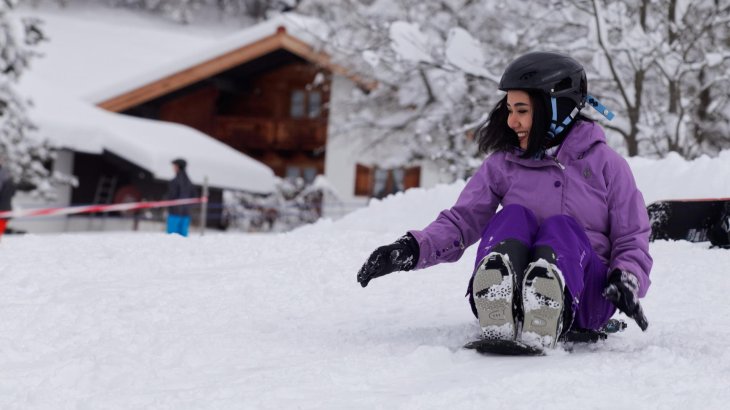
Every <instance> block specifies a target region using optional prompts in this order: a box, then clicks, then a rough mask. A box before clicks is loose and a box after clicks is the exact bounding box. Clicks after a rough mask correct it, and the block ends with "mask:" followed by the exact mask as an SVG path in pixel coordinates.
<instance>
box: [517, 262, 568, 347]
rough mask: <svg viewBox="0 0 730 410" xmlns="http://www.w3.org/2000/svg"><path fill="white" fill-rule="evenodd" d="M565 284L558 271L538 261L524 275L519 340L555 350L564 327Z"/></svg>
mask: <svg viewBox="0 0 730 410" xmlns="http://www.w3.org/2000/svg"><path fill="white" fill-rule="evenodd" d="M564 289H565V281H564V279H563V274H562V272H560V269H558V267H557V266H556V265H555V264H553V263H550V262H548V261H547V260H545V259H543V258H540V259H538V260H537V261H536V262H532V263H531V264H530V265H529V266H528V267H527V271H526V272H525V279H524V282H523V284H522V309H523V311H524V320H523V323H522V341H523V342H524V343H526V344H528V345H531V346H538V347H547V348H554V347H555V344H556V343H557V341H558V337H559V336H560V332H561V330H562V326H563V309H564V304H565V301H564V298H563V295H564Z"/></svg>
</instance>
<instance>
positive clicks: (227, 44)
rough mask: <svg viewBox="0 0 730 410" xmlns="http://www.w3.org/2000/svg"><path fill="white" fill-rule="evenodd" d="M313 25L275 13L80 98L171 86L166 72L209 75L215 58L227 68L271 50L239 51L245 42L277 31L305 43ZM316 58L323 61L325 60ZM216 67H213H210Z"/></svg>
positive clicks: (189, 78) (97, 99)
mask: <svg viewBox="0 0 730 410" xmlns="http://www.w3.org/2000/svg"><path fill="white" fill-rule="evenodd" d="M314 26H315V24H314V23H313V22H312V20H311V19H309V18H304V17H301V16H295V15H282V16H277V17H274V18H272V19H270V20H267V21H264V22H262V23H259V24H256V25H254V26H251V27H249V28H246V29H243V30H240V31H238V32H236V33H234V34H232V35H229V36H226V37H225V38H222V39H220V40H217V41H212V42H208V43H206V44H204V45H202V46H199V47H197V48H195V49H192V50H190V52H188V53H187V54H185V55H181V56H180V57H178V58H174V59H170V60H168V61H165V62H163V63H160V64H157V65H154V66H149V67H148V69H147V70H144V71H140V72H137V73H135V74H132V75H126V76H123V77H119V78H116V79H115V81H114V82H110V83H109V84H108V85H106V86H104V87H101V88H99V89H97V90H93V91H90V92H88V93H87V94H85V95H84V98H85V99H86V100H88V101H90V102H93V103H96V104H99V105H100V106H102V107H104V102H105V101H107V100H110V99H113V98H115V97H118V96H120V95H124V94H125V93H128V92H130V91H133V90H135V89H139V88H141V87H144V86H146V85H149V84H155V83H160V82H161V83H162V84H163V85H164V86H165V87H166V88H170V87H175V86H176V84H170V83H174V82H179V81H177V80H175V79H173V78H170V76H174V75H177V74H182V75H183V76H184V77H185V79H186V80H187V81H188V83H187V84H189V83H192V82H196V81H199V80H200V79H201V77H202V76H209V75H211V74H214V73H215V71H211V68H209V66H205V67H203V65H205V64H206V63H209V62H211V61H216V60H224V61H223V62H222V63H217V64H216V68H217V69H219V70H220V69H221V68H220V67H223V68H226V67H228V68H229V67H230V66H235V65H239V64H242V63H243V62H245V61H246V59H247V58H251V55H254V56H255V57H258V56H259V55H261V54H266V53H268V52H271V51H273V50H270V49H269V48H266V47H258V48H256V49H255V50H252V51H249V52H243V51H248V50H247V49H246V47H247V46H250V45H252V44H255V43H257V42H260V41H262V40H265V39H270V38H274V37H275V36H276V35H277V34H283V35H285V36H287V38H289V39H292V40H294V41H300V42H301V43H300V45H305V44H307V41H308V40H311V31H310V28H309V27H314ZM282 29H283V30H282ZM272 44H274V45H275V46H276V47H284V48H286V46H287V44H286V43H282V42H275V43H272ZM307 51H309V50H307ZM257 54H258V55H257ZM314 55H315V54H314V53H312V56H314ZM319 56H322V57H325V56H324V55H323V54H319V55H317V57H319ZM304 57H305V58H306V57H311V56H309V55H307V56H304ZM315 58H316V57H315ZM318 62H322V63H324V64H327V62H326V61H318ZM216 68H213V70H215V69H216ZM161 80H163V81H161ZM187 84H182V85H187ZM173 89H174V88H173ZM105 108H106V107H105Z"/></svg>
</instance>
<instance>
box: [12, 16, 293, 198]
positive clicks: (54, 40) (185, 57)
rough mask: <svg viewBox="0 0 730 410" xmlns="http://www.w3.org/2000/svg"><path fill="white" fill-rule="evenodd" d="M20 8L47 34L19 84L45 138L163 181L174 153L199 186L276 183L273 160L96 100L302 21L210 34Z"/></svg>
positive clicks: (256, 188)
mask: <svg viewBox="0 0 730 410" xmlns="http://www.w3.org/2000/svg"><path fill="white" fill-rule="evenodd" d="M24 14H27V15H33V16H38V17H40V18H41V19H43V20H44V21H45V24H46V25H45V30H46V34H47V35H48V36H49V37H50V39H51V41H49V42H47V43H44V44H43V46H42V47H41V49H40V51H41V52H42V53H43V57H42V58H39V59H37V60H35V61H33V65H32V67H31V69H30V70H29V71H28V72H27V73H26V74H25V75H24V77H23V78H22V79H21V80H22V82H21V84H20V86H19V89H20V91H21V93H23V94H24V95H25V96H28V97H29V98H31V99H32V100H33V102H34V104H35V107H34V108H33V109H32V110H31V118H32V119H33V120H34V121H35V122H36V123H37V124H38V126H39V128H40V131H39V135H40V136H41V137H43V138H47V139H48V140H50V141H51V142H52V143H53V144H54V145H57V146H60V147H64V148H69V149H73V150H76V151H80V152H89V153H101V152H102V151H104V150H108V151H110V152H113V153H114V154H116V155H119V156H121V157H123V158H125V159H127V160H129V161H130V162H133V163H135V164H137V165H139V166H140V167H142V168H144V169H146V170H148V171H150V172H151V173H152V174H153V175H154V177H156V178H159V179H168V178H171V177H172V176H173V175H172V169H171V167H170V160H172V159H173V158H176V157H184V158H186V159H187V160H188V163H189V174H190V177H191V178H192V179H193V181H194V182H196V183H202V182H203V178H204V177H207V178H208V180H209V183H210V184H211V185H212V186H217V187H223V188H231V189H240V190H247V191H253V192H262V193H266V192H271V191H272V190H273V189H274V186H275V176H274V173H273V171H272V170H271V169H270V168H269V167H267V166H266V165H264V164H262V163H260V162H258V161H256V160H254V159H252V158H250V157H248V156H246V155H244V154H242V153H240V152H238V151H237V150H234V149H233V148H231V147H229V146H227V145H225V144H223V143H221V142H219V141H217V140H215V139H213V138H211V137H209V136H207V135H205V134H203V133H201V132H198V131H197V130H194V129H192V128H190V127H186V126H183V125H178V124H172V123H164V122H160V121H151V120H144V119H139V118H132V117H129V116H123V115H119V114H114V113H109V112H105V111H103V110H101V109H98V108H96V107H95V106H94V105H93V104H95V103H96V102H98V101H100V100H101V99H104V98H106V97H109V96H113V95H115V93H120V92H123V91H125V90H129V89H133V88H135V87H137V86H139V85H141V84H145V83H147V82H151V81H155V80H156V79H159V78H160V77H164V76H165V75H168V74H169V73H171V72H174V71H179V70H182V69H184V68H185V67H187V66H188V65H190V64H193V65H194V64H197V63H199V62H201V61H205V60H207V59H210V58H213V57H214V56H216V55H218V54H220V53H222V52H225V51H226V50H230V49H232V48H235V47H236V46H238V45H240V44H245V43H246V42H251V41H255V40H256V39H258V38H261V37H262V36H266V35H271V34H272V33H275V32H276V28H277V27H280V26H284V27H287V29H288V30H292V31H296V30H297V27H302V26H301V24H300V23H296V24H295V23H294V22H293V20H291V19H289V18H279V19H274V20H271V21H268V22H265V23H262V24H259V25H256V26H254V27H251V28H248V29H244V30H242V31H240V32H237V33H234V34H232V35H227V36H223V37H222V38H217V39H216V38H211V37H205V36H194V35H191V34H189V33H187V32H185V31H184V30H183V28H180V27H175V28H171V27H167V28H165V27H161V26H158V25H152V24H148V23H145V22H141V23H140V21H134V22H132V23H131V24H130V21H129V19H126V20H125V19H124V18H121V17H118V16H116V15H110V14H99V15H95V16H97V18H94V19H89V18H84V14H83V13H73V12H63V11H61V10H57V11H48V10H47V9H41V10H35V9H28V10H25V11H24ZM130 25H131V26H132V27H130ZM305 31H306V30H305ZM219 37H220V36H219ZM122 50H123V51H122Z"/></svg>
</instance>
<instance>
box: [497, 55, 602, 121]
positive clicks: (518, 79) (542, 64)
mask: <svg viewBox="0 0 730 410" xmlns="http://www.w3.org/2000/svg"><path fill="white" fill-rule="evenodd" d="M499 89H500V90H502V91H508V90H539V91H542V92H544V93H545V94H547V95H548V96H549V97H554V98H567V99H569V100H571V101H572V102H573V104H575V107H577V108H578V109H580V108H583V105H584V104H585V100H586V95H587V94H588V81H587V80H586V72H585V70H584V69H583V66H582V65H581V64H580V63H579V62H577V61H575V60H574V59H573V58H571V57H568V56H566V55H563V54H560V53H554V52H545V51H535V52H531V53H527V54H524V55H522V56H520V57H518V58H517V59H515V60H514V61H512V62H511V63H510V64H509V65H508V66H507V68H506V69H505V70H504V74H502V79H501V80H500V81H499Z"/></svg>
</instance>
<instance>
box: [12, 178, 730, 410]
mask: <svg viewBox="0 0 730 410" xmlns="http://www.w3.org/2000/svg"><path fill="white" fill-rule="evenodd" d="M462 187H463V183H456V184H453V185H450V186H439V187H437V188H434V189H430V190H423V189H415V190H411V191H409V192H408V193H406V194H400V195H396V196H394V197H390V198H388V199H386V200H384V201H376V202H374V203H373V204H372V205H371V206H370V207H368V208H366V209H362V210H359V211H356V212H354V213H352V214H350V215H348V216H346V217H345V218H343V219H341V220H339V221H336V222H332V221H322V222H319V223H317V224H315V225H311V226H307V227H304V228H301V229H299V230H297V231H294V232H291V233H286V234H277V235H236V234H208V235H206V236H202V237H201V236H192V237H190V238H187V239H184V238H180V237H177V236H167V235H164V234H148V233H144V234H141V233H138V234H133V233H124V234H76V235H72V234H66V235H26V236H6V237H4V238H2V242H1V243H0V261H2V262H1V263H0V408H3V409H142V408H144V409H150V408H153V409H290V408H291V409H294V408H296V409H314V408H316V409H322V408H324V409H373V408H383V409H386V408H387V409H390V408H412V409H425V408H430V409H443V408H458V409H467V408H475V409H476V408H480V409H485V408H487V409H489V408H495V409H496V408H531V409H535V408H546V409H566V408H605V409H612V410H613V409H622V408H657V409H669V408H672V409H687V408H705V409H724V408H727V406H728V401H730V391H728V389H727V387H728V386H730V353H729V352H728V349H727V341H728V340H730V322H728V317H730V305H728V304H727V302H726V301H727V295H728V294H730V281H729V280H728V279H727V269H728V267H730V251H727V250H719V249H709V248H708V244H707V243H699V244H692V243H687V242H665V241H662V242H657V243H653V244H652V246H651V251H652V254H653V256H654V259H655V267H654V271H653V273H652V278H653V281H654V284H653V286H652V288H651V289H650V291H649V295H648V297H647V298H646V299H644V308H645V312H646V314H647V316H648V318H649V320H650V327H649V330H648V331H647V332H646V333H642V332H641V331H640V330H639V329H638V327H636V326H635V325H634V324H633V323H631V324H630V327H629V329H628V330H626V331H625V332H624V333H621V334H618V335H614V336H612V337H611V338H609V339H608V340H607V341H605V342H601V343H598V344H596V345H583V346H578V347H576V348H575V350H574V351H573V352H572V353H567V352H564V351H558V352H555V353H553V354H550V355H548V356H546V357H538V358H534V357H533V358H526V357H487V356H482V355H479V354H477V353H475V352H473V351H468V350H464V349H462V348H461V347H462V345H463V344H464V343H465V342H467V341H468V340H469V339H471V338H473V337H475V336H476V335H477V334H478V333H479V328H478V325H477V323H476V321H475V320H474V319H473V317H472V315H471V312H470V309H469V307H468V303H467V301H466V299H465V298H464V297H463V296H464V293H465V290H466V285H467V280H468V278H469V274H470V271H471V266H472V264H473V258H474V249H473V248H471V249H469V250H468V251H467V253H466V255H465V256H464V257H463V258H462V259H461V261H459V262H458V263H455V264H445V265H439V266H436V267H433V268H430V269H427V270H422V271H416V272H404V273H394V274H392V275H389V276H386V277H383V278H379V279H376V280H374V281H373V282H372V283H371V284H370V286H368V287H367V288H366V289H362V288H361V287H360V286H359V285H358V284H357V282H356V280H355V273H356V271H357V269H358V268H359V267H360V264H361V263H362V262H363V261H364V259H365V258H366V257H367V255H368V254H369V253H370V251H371V250H372V249H373V248H375V247H376V246H378V245H381V244H384V243H388V242H390V241H392V240H393V239H395V238H396V237H397V236H398V235H400V234H401V233H403V232H404V231H405V230H406V229H408V228H421V227H423V226H424V225H425V224H427V223H428V222H430V221H431V220H432V219H433V218H434V217H435V216H436V214H437V213H438V211H440V210H441V209H442V208H444V207H447V206H450V205H451V203H452V202H453V201H454V199H455V197H456V195H457V194H458V192H459V190H460V189H461V188H462ZM667 195H669V194H667Z"/></svg>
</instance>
